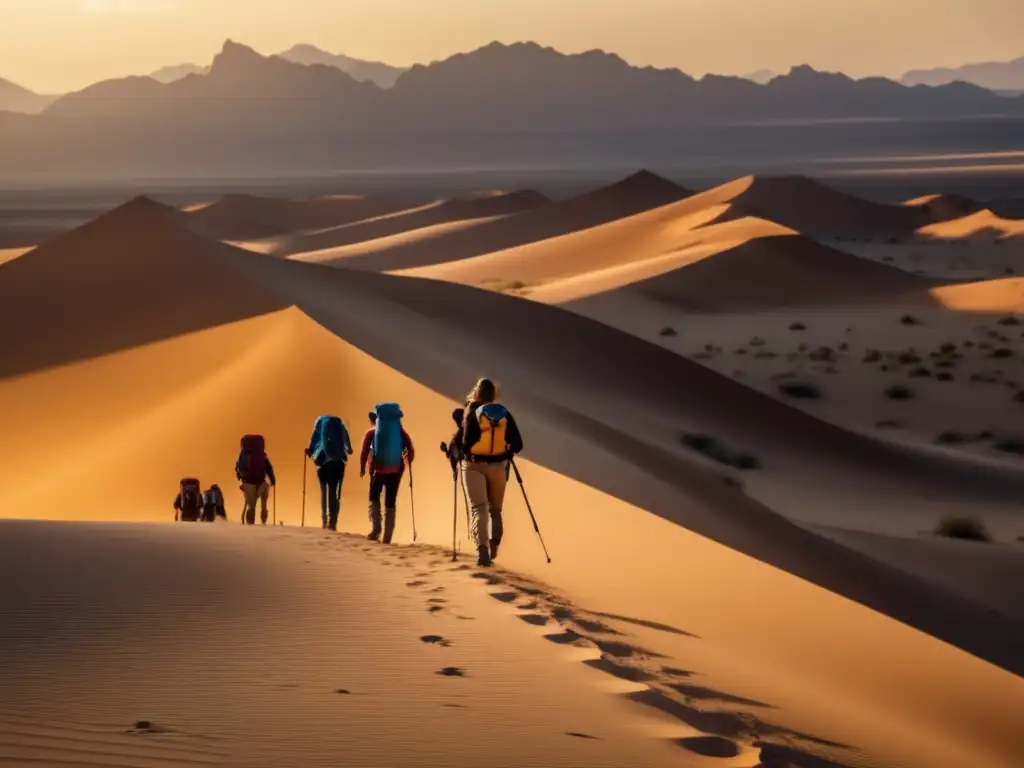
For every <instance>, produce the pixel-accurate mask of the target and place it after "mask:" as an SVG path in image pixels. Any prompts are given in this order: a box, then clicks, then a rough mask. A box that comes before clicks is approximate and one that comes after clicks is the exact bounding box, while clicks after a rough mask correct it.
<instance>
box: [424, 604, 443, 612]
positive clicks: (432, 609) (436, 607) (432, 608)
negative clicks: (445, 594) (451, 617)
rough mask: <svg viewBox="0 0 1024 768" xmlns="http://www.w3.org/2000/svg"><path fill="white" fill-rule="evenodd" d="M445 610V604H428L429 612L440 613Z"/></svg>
mask: <svg viewBox="0 0 1024 768" xmlns="http://www.w3.org/2000/svg"><path fill="white" fill-rule="evenodd" d="M443 610H445V607H444V606H443V605H428V606H427V612H428V613H440V612H441V611H443Z"/></svg>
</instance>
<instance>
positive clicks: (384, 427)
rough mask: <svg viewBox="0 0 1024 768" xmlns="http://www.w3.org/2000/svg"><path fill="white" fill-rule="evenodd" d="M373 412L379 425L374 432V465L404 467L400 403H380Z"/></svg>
mask: <svg viewBox="0 0 1024 768" xmlns="http://www.w3.org/2000/svg"><path fill="white" fill-rule="evenodd" d="M373 412H374V413H375V414H377V423H376V425H375V426H374V430H373V463H374V465H375V466H378V467H400V466H402V449H403V448H404V445H403V444H402V416H403V415H404V414H403V413H402V409H401V407H400V406H399V405H398V403H380V404H378V405H377V406H376V407H375V408H374V409H373Z"/></svg>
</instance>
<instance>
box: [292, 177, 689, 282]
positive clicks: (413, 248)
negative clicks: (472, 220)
mask: <svg viewBox="0 0 1024 768" xmlns="http://www.w3.org/2000/svg"><path fill="white" fill-rule="evenodd" d="M688 194H689V192H687V190H685V189H683V188H682V187H679V186H677V185H675V184H673V183H672V182H670V181H666V180H665V179H662V178H660V177H659V176H656V175H654V174H652V173H648V172H646V171H642V172H640V173H637V174H634V175H632V176H630V177H628V178H626V179H623V180H622V181H619V182H617V183H615V184H612V185H610V186H607V187H601V188H600V189H596V190H593V191H591V192H587V193H585V194H582V195H578V196H576V197H572V198H569V199H568V200H559V201H557V202H555V203H552V204H550V205H543V206H540V207H537V208H533V209H531V210H527V211H525V212H522V213H518V214H515V215H512V216H506V217H502V218H500V219H497V220H494V221H489V222H486V223H484V224H483V225H481V226H469V227H465V228H462V227H456V228H452V229H450V230H448V231H444V232H443V233H441V235H442V236H437V233H438V232H439V228H438V229H435V230H433V231H431V233H430V235H429V236H427V237H414V236H412V235H414V234H415V233H406V235H403V236H397V237H391V238H384V239H383V240H381V241H379V242H375V241H372V240H370V241H364V242H362V243H359V244H357V245H355V246H350V248H352V250H351V251H349V250H344V249H343V250H340V251H338V252H337V253H335V254H333V255H332V254H329V253H328V252H323V253H321V255H320V256H317V257H311V256H308V255H307V256H306V257H304V258H307V259H309V260H316V261H318V262H320V263H325V264H332V265H336V266H345V267H348V268H351V269H359V270H367V271H374V272H386V271H396V270H406V269H413V268H416V267H424V266H429V265H433V264H440V263H443V262H448V261H457V260H460V259H469V258H472V257H474V256H479V255H481V254H485V253H492V252H495V251H500V250H503V249H506V248H513V247H516V246H520V245H523V244H526V243H532V242H535V241H539V240H544V239H547V238H551V237H558V236H559V235H564V234H567V233H571V232H575V231H577V230H581V229H587V228H590V227H596V226H598V225H600V224H604V223H607V222H609V221H613V220H615V219H621V218H624V217H627V216H631V215H633V214H635V213H638V212H640V211H645V210H648V209H651V208H657V207H658V206H662V205H665V204H666V203H670V202H673V201H675V200H679V199H680V198H683V197H686V196H687V195H688ZM427 229H430V228H427Z"/></svg>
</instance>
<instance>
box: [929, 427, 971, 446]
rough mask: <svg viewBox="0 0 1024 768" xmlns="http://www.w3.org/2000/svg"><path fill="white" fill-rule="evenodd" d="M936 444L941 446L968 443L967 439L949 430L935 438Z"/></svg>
mask: <svg viewBox="0 0 1024 768" xmlns="http://www.w3.org/2000/svg"><path fill="white" fill-rule="evenodd" d="M935 442H936V443H939V444H940V445H959V444H960V443H965V442H967V438H966V437H964V436H963V434H962V433H960V432H957V431H956V430H955V429H947V430H946V431H944V432H941V433H939V436H938V437H936V438H935Z"/></svg>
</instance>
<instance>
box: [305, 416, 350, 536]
mask: <svg viewBox="0 0 1024 768" xmlns="http://www.w3.org/2000/svg"><path fill="white" fill-rule="evenodd" d="M351 454H352V441H351V440H350V439H349V434H348V429H347V428H346V427H345V422H344V421H342V420H341V418H340V417H338V416H330V415H324V416H320V417H319V418H317V420H316V421H315V422H314V423H313V434H312V435H311V436H310V438H309V447H308V448H306V455H307V456H309V457H310V458H311V459H313V464H314V465H316V468H317V469H316V476H317V479H318V480H319V481H320V520H321V527H323V528H325V529H327V530H331V531H336V530H338V513H339V512H340V511H341V484H342V482H343V481H344V480H345V465H346V462H347V461H348V457H349V456H350V455H351Z"/></svg>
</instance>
